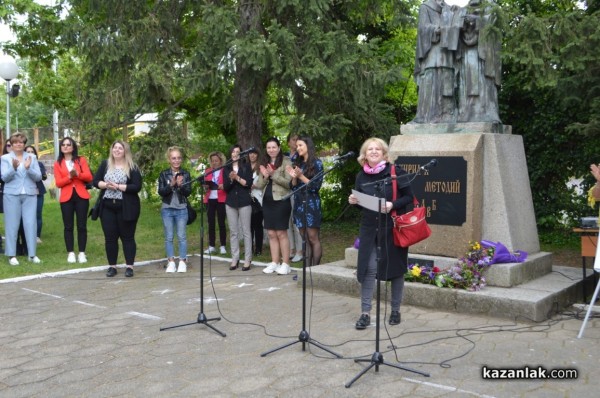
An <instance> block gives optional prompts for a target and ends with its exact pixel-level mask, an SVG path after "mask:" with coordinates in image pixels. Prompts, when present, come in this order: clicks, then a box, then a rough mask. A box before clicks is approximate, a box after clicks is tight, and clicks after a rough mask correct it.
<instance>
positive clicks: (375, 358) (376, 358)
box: [345, 163, 429, 388]
mask: <svg viewBox="0 0 600 398" xmlns="http://www.w3.org/2000/svg"><path fill="white" fill-rule="evenodd" d="M392 167H396V165H395V164H393V163H392ZM421 170H423V168H420V169H419V171H417V172H416V173H412V174H414V175H410V174H409V175H406V174H404V175H401V176H396V179H399V177H403V178H407V179H409V181H408V182H407V184H406V185H404V186H407V185H410V183H411V182H412V181H413V180H414V179H415V178H416V176H417V175H419V173H420V172H421ZM411 178H412V179H411ZM391 180H392V177H391V176H390V177H386V178H383V179H381V180H377V181H373V182H369V183H366V184H363V187H365V186H369V185H375V192H376V193H377V198H378V199H379V211H378V212H377V231H376V233H375V236H376V237H377V246H376V263H377V272H376V278H375V282H376V283H377V293H376V296H377V304H376V310H375V311H376V312H375V318H376V320H375V352H374V353H373V355H372V356H371V359H355V360H354V362H355V363H358V362H369V365H368V366H367V367H365V368H364V369H363V370H361V371H360V372H359V373H358V374H357V375H356V376H354V378H353V379H352V380H350V381H349V382H348V383H346V385H345V386H346V388H350V387H351V386H352V384H354V382H355V381H356V380H358V379H359V378H360V377H361V376H362V375H364V374H365V373H367V372H368V371H369V370H371V369H372V368H373V367H375V372H379V366H381V365H386V366H390V367H393V368H396V369H401V370H406V371H408V372H413V373H417V374H420V375H422V376H425V377H429V373H425V372H421V371H420V370H416V369H411V368H407V367H404V366H400V365H396V364H393V363H387V362H385V361H384V359H383V354H382V353H381V352H380V351H379V335H380V333H379V332H380V319H379V315H380V311H381V281H380V276H381V275H379V270H380V267H381V260H382V255H381V244H382V240H384V241H386V240H387V239H385V235H386V233H387V231H382V230H381V218H382V217H381V207H382V206H383V205H384V204H385V201H386V200H385V199H386V197H385V184H386V183H388V182H390V181H391ZM382 237H383V238H382Z"/></svg>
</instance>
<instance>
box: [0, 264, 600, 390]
mask: <svg viewBox="0 0 600 398" xmlns="http://www.w3.org/2000/svg"><path fill="white" fill-rule="evenodd" d="M193 264H194V265H193V268H192V269H191V270H190V271H189V272H188V273H186V274H166V273H164V270H163V268H162V264H160V265H159V264H156V263H155V264H150V265H145V266H139V267H136V274H135V277H134V278H125V277H124V272H123V270H122V269H120V270H119V274H118V275H117V276H116V277H115V278H112V279H109V278H106V277H105V276H104V271H103V270H101V269H95V270H92V271H89V272H81V273H75V274H66V275H61V276H55V277H45V278H39V279H32V280H21V281H12V282H5V283H0V301H1V302H2V305H1V306H0V397H11V398H14V397H155V396H160V397H188V396H199V397H232V396H236V397H238V396H239V397H283V396H285V397H365V396H382V397H383V396H388V397H401V396H410V397H442V396H444V397H445V396H451V397H592V396H597V394H598V393H597V390H598V384H597V381H596V382H594V380H597V377H598V376H597V375H598V372H599V369H600V366H599V365H600V363H599V357H600V346H599V344H598V343H599V341H600V321H598V320H596V319H592V320H591V321H590V322H589V323H588V327H587V328H586V330H585V335H584V338H583V339H580V340H578V339H577V338H576V336H577V333H578V331H579V328H580V326H581V320H580V319H576V317H575V316H574V315H576V314H575V312H573V313H564V314H561V315H558V316H556V317H554V318H553V319H552V320H551V321H548V322H543V323H537V324H536V323H532V322H527V321H526V320H517V321H516V322H513V321H511V320H506V319H496V318H491V317H481V316H470V315H465V314H454V313H447V312H441V311H434V310H429V309H423V308H419V307H415V306H403V307H402V324H401V325H399V326H394V327H390V326H387V328H386V327H385V324H383V323H382V325H381V329H380V343H379V350H378V351H379V352H382V355H383V358H384V361H385V363H386V364H392V365H399V366H403V367H408V368H410V369H414V370H418V371H420V372H426V373H429V374H430V377H424V376H421V375H419V374H416V373H413V372H410V371H407V370H401V369H397V368H395V367H392V366H386V365H381V366H379V370H378V371H375V368H372V369H370V370H369V371H367V372H366V373H365V374H364V375H362V376H361V377H359V378H358V379H357V380H356V381H355V382H354V383H353V384H352V386H351V387H350V388H346V387H345V385H346V384H347V383H349V382H350V381H351V380H352V379H353V378H354V377H356V376H357V375H358V374H359V372H361V370H363V369H364V366H365V365H366V364H364V363H355V362H354V359H355V358H364V359H370V358H371V357H372V355H373V353H374V352H376V350H377V349H376V341H375V336H376V329H375V327H374V325H372V327H370V328H368V329H367V330H364V331H357V330H355V329H354V322H355V321H356V318H357V315H358V314H359V302H358V298H357V297H346V296H339V295H335V294H332V293H328V292H325V291H321V290H314V291H313V290H312V289H310V278H307V280H308V285H309V287H308V289H307V295H306V297H307V311H306V328H307V329H308V330H309V332H310V336H311V337H312V338H314V339H315V342H318V343H319V344H322V345H323V346H325V347H326V348H327V349H328V350H331V351H334V352H335V353H337V354H339V355H340V356H342V357H343V359H336V358H335V357H334V356H332V355H330V354H329V353H328V352H326V351H325V350H322V349H321V348H319V347H318V346H317V345H313V344H306V350H304V351H303V350H302V343H296V344H292V345H291V346H289V347H286V348H283V349H281V350H278V351H275V352H273V353H270V354H269V355H267V356H265V357H262V356H261V354H262V353H265V352H267V351H269V350H272V349H275V348H277V347H280V346H281V345H284V344H286V343H294V342H298V341H299V337H298V336H299V333H300V331H301V330H302V325H303V322H302V318H303V317H302V289H301V288H299V287H298V285H297V282H296V280H295V278H294V276H295V273H292V274H290V275H287V276H277V275H265V274H263V273H262V272H261V271H262V267H259V266H257V267H254V268H253V269H252V270H251V271H249V272H241V271H240V270H239V269H238V270H236V271H229V270H228V264H227V263H224V262H218V261H214V262H213V263H212V264H211V263H210V262H209V261H208V260H205V275H204V276H205V278H204V279H205V284H204V299H205V300H204V314H205V315H206V316H207V317H208V318H214V317H221V320H220V321H214V322H209V324H210V325H211V326H213V327H215V328H217V329H218V330H219V331H222V332H223V333H225V334H226V337H222V336H221V335H219V334H218V333H216V332H214V331H213V330H212V329H211V328H209V327H208V326H207V325H205V324H199V323H197V317H198V314H199V312H200V302H199V297H200V283H199V276H200V275H199V268H200V267H199V259H198V258H197V257H196V258H194V259H193ZM211 280H212V284H211V283H210V281H211ZM474 294H475V293H474ZM383 309H384V305H383V304H382V311H383ZM582 316H583V314H579V317H580V318H581V317H582ZM185 323H192V324H191V325H188V326H184V327H176V328H173V329H168V330H163V331H161V330H160V329H161V328H166V327H170V326H176V325H180V324H185ZM392 344H393V347H395V350H394V349H393V348H392ZM398 361H400V362H401V363H399V362H398ZM484 365H488V366H490V367H494V368H504V367H507V368H522V367H524V366H530V367H536V368H537V366H543V367H544V368H546V369H554V368H573V369H577V371H578V379H577V380H568V381H567V380H562V381H561V380H499V381H491V380H483V379H482V366H484Z"/></svg>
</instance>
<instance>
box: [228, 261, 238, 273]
mask: <svg viewBox="0 0 600 398" xmlns="http://www.w3.org/2000/svg"><path fill="white" fill-rule="evenodd" d="M239 265H240V260H237V261H236V263H235V265H232V266H231V267H229V271H235V270H236V269H237V268H238V267H239Z"/></svg>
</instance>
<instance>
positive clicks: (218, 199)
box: [204, 152, 227, 254]
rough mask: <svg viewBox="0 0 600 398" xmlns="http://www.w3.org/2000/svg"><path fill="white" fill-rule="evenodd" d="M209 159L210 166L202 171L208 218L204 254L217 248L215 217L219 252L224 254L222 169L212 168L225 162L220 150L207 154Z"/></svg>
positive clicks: (225, 195) (225, 233)
mask: <svg viewBox="0 0 600 398" xmlns="http://www.w3.org/2000/svg"><path fill="white" fill-rule="evenodd" d="M208 159H209V160H210V168H208V169H207V170H206V171H205V172H204V185H205V187H206V195H205V196H204V204H206V205H207V209H208V211H207V213H206V216H207V220H208V242H209V243H208V249H206V250H205V251H204V253H205V254H212V253H216V252H217V249H216V246H217V237H216V235H217V234H216V232H217V227H216V223H215V218H216V219H217V220H216V221H218V223H219V241H220V243H221V247H220V248H219V253H220V254H226V253H227V249H225V241H226V239H227V231H226V230H225V215H226V213H225V199H226V197H227V193H226V192H225V191H224V190H223V176H224V174H223V169H220V170H217V171H215V172H213V169H216V168H218V167H221V166H222V165H223V164H224V163H225V155H223V153H222V152H211V153H210V154H209V155H208Z"/></svg>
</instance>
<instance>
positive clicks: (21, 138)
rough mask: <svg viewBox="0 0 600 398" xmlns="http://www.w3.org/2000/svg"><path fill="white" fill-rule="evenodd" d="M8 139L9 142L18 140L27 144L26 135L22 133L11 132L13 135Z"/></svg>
mask: <svg viewBox="0 0 600 398" xmlns="http://www.w3.org/2000/svg"><path fill="white" fill-rule="evenodd" d="M8 141H10V143H11V144H14V143H15V141H19V142H22V143H23V144H27V137H25V135H24V134H21V133H15V134H13V135H11V136H10V138H9V139H8Z"/></svg>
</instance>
